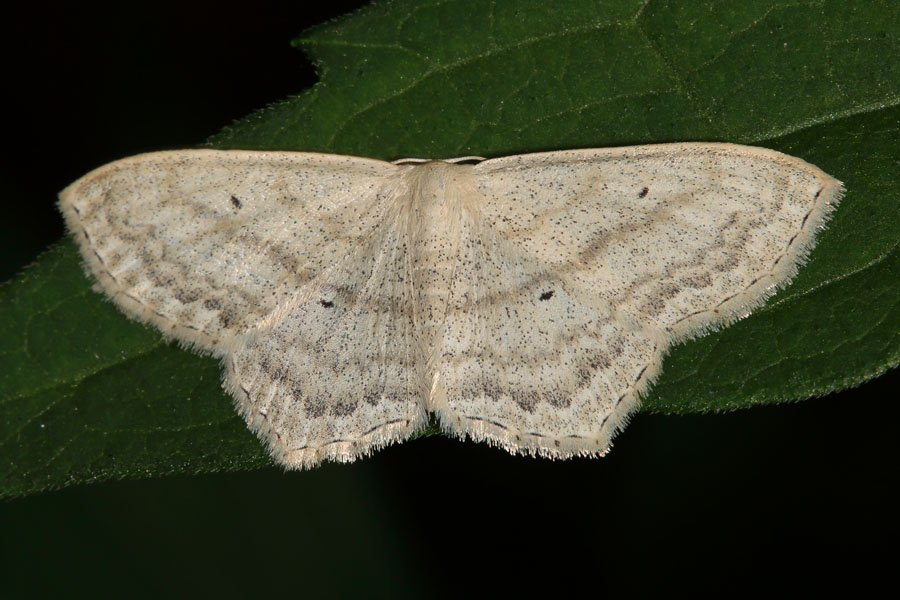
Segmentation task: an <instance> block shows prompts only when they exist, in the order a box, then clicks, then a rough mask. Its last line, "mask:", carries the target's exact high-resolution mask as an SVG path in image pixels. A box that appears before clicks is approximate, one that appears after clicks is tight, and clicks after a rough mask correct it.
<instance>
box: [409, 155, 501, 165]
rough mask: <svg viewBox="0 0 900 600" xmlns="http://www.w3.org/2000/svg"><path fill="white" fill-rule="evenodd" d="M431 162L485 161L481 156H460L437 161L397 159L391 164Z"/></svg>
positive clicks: (429, 159)
mask: <svg viewBox="0 0 900 600" xmlns="http://www.w3.org/2000/svg"><path fill="white" fill-rule="evenodd" d="M432 160H437V161H438V162H446V163H461V162H467V161H470V160H472V161H476V162H481V161H483V160H487V159H486V158H484V157H482V156H461V157H459V158H439V159H431V158H398V159H397V160H395V161H392V163H391V164H395V165H403V164H407V163H425V162H431V161H432Z"/></svg>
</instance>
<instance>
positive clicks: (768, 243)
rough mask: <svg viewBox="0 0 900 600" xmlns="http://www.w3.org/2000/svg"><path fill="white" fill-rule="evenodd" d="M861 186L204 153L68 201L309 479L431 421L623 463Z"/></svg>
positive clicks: (76, 223)
mask: <svg viewBox="0 0 900 600" xmlns="http://www.w3.org/2000/svg"><path fill="white" fill-rule="evenodd" d="M841 193H842V187H841V184H840V183H839V182H838V181H837V180H835V179H834V178H832V177H830V176H828V175H827V174H825V173H823V172H822V171H821V170H819V169H817V168H816V167H814V166H812V165H810V164H808V163H805V162H804V161H802V160H800V159H797V158H793V157H789V156H786V155H783V154H780V153H777V152H773V151H770V150H765V149H761V148H752V147H746V146H736V145H730V144H665V145H658V146H636V147H630V148H614V149H595V150H576V151H560V152H549V153H541V154H530V155H521V156H511V157H505V158H499V159H492V160H487V161H484V162H481V163H479V164H477V165H471V164H455V163H453V162H452V161H430V162H424V163H422V164H400V165H395V164H390V163H385V162H381V161H375V160H369V159H364V158H355V157H345V156H334V155H324V154H312V153H288V152H244V151H212V150H185V151H175V152H161V153H153V154H147V155H141V156H137V157H132V158H129V159H124V160H121V161H117V162H114V163H111V164H109V165H106V166H104V167H101V168H100V169H97V170H96V171H93V172H91V173H89V174H88V175H86V176H85V177H83V178H82V179H80V180H78V181H77V182H75V183H74V184H72V185H71V186H70V187H69V188H67V189H66V190H64V191H63V192H62V193H61V195H60V197H61V202H60V206H61V209H62V211H63V213H64V215H65V216H66V220H67V224H68V226H69V228H70V230H71V231H72V232H73V234H74V235H75V237H76V239H77V240H78V242H79V247H80V249H81V252H82V255H83V257H84V259H85V262H86V264H87V267H88V270H89V271H90V272H91V273H92V274H94V275H95V276H96V277H97V280H98V282H99V284H100V287H101V288H102V290H103V291H104V292H105V293H106V294H107V295H109V296H110V297H111V298H112V299H113V301H114V302H116V304H117V305H118V306H119V307H120V308H121V309H122V310H123V311H124V312H125V313H126V314H128V315H130V316H132V317H133V318H136V319H139V320H142V321H144V322H149V323H151V324H153V325H155V326H156V327H158V328H159V329H160V330H161V331H162V332H163V333H164V334H165V335H167V336H170V337H173V338H175V339H177V340H179V341H180V342H182V343H184V344H187V345H191V346H193V347H195V348H197V349H199V350H201V351H206V352H209V353H212V354H214V355H216V356H219V357H221V359H222V361H223V363H224V367H225V384H224V385H225V387H226V389H227V390H228V391H229V392H230V393H231V394H232V395H233V396H234V398H235V401H236V404H237V407H238V409H239V411H240V412H241V414H242V415H243V417H244V418H245V420H246V421H247V423H248V424H249V425H250V427H251V429H253V430H254V431H255V432H256V433H257V434H258V435H259V436H260V438H261V439H262V440H263V441H264V442H265V443H266V444H267V446H268V447H269V450H270V452H271V453H272V456H273V457H274V458H275V459H276V460H277V461H278V462H279V463H281V464H283V465H285V466H287V467H291V468H298V467H310V466H313V465H316V464H318V463H319V462H321V461H322V460H326V459H330V460H338V461H350V460H354V459H356V458H358V457H360V456H362V455H365V454H368V453H369V452H371V451H372V450H374V449H377V448H379V447H381V446H384V445H386V444H388V443H391V442H393V441H397V440H400V439H404V438H406V437H408V436H409V435H411V434H412V433H413V432H414V431H415V430H416V429H418V428H420V427H422V426H423V425H424V424H425V423H427V418H428V414H429V413H433V414H435V415H436V416H437V418H438V420H439V422H440V424H441V426H442V427H443V428H444V430H445V431H447V432H448V433H451V434H454V435H457V436H460V437H463V436H467V435H468V436H470V437H472V438H474V439H477V440H485V441H487V442H489V443H492V444H496V445H499V446H502V447H504V448H506V449H507V450H509V451H511V452H516V453H527V454H538V455H542V456H548V457H554V458H565V457H569V456H573V455H602V454H604V453H605V452H606V451H608V449H609V447H610V443H611V440H612V438H613V436H614V435H615V433H616V432H617V431H618V430H620V429H621V428H622V427H624V426H625V424H626V423H627V419H628V416H629V415H630V414H631V413H632V412H633V411H634V410H636V408H637V406H638V404H639V400H640V397H641V396H642V395H643V394H644V393H645V392H646V390H647V389H648V386H649V385H650V384H651V383H652V382H653V380H654V379H655V378H656V377H657V376H658V374H659V372H660V368H661V362H662V357H663V356H664V354H665V352H666V350H667V349H668V348H669V347H670V346H671V345H672V344H673V343H676V342H677V341H679V340H682V339H685V338H689V337H693V336H696V335H700V334H701V333H703V332H705V331H708V330H710V329H715V328H717V327H721V326H724V325H726V324H727V323H729V322H731V321H733V320H735V319H737V318H740V317H742V316H744V315H746V314H748V312H749V311H750V310H752V308H754V307H755V306H757V305H759V304H760V303H761V302H762V301H764V299H765V298H766V297H767V296H768V295H770V294H771V293H773V292H774V290H775V289H777V288H778V287H779V286H783V285H785V284H786V283H787V282H788V281H789V280H790V279H791V278H792V277H793V275H794V274H795V272H796V269H797V268H798V266H799V265H800V264H802V263H803V261H804V260H805V258H806V255H807V253H808V252H809V250H810V249H811V247H812V245H813V243H814V239H815V234H816V232H817V231H818V230H819V229H821V227H822V225H823V223H824V222H825V220H826V219H827V217H828V215H829V213H830V211H831V210H832V209H833V207H834V206H835V205H836V204H837V202H838V201H839V198H840V195H841Z"/></svg>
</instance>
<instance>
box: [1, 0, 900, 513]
mask: <svg viewBox="0 0 900 600" xmlns="http://www.w3.org/2000/svg"><path fill="white" fill-rule="evenodd" d="M295 43H296V44H297V45H298V46H300V47H302V48H304V49H305V50H306V51H308V52H309V53H310V54H311V55H312V56H313V57H314V59H315V60H316V61H317V63H318V64H319V66H320V74H321V77H322V81H321V82H320V83H319V84H318V85H317V86H315V87H314V88H312V89H311V90H308V91H306V92H305V93H303V94H301V95H300V96H298V97H295V98H291V99H288V100H286V101H284V102H282V103H280V104H277V105H275V106H272V107H269V108H267V109H264V110H261V111H260V112H258V113H256V114H254V115H251V116H250V117H248V118H246V119H244V120H243V121H240V122H238V123H236V124H235V125H232V126H229V127H227V128H225V129H224V130H223V131H222V132H221V133H220V134H219V135H217V136H215V137H214V138H213V139H212V140H210V142H209V144H210V145H212V146H215V147H221V148H269V149H271V148H278V149H288V150H312V151H326V152H335V153H343V154H356V155H363V156H371V157H375V158H382V159H394V158H399V157H407V156H420V157H421V156H427V157H450V156H461V155H471V154H476V155H480V156H487V157H490V156H499V155H504V154H512V153H524V152H531V151H539V150H553V149H562V148H579V147H600V146H614V145H624V144H646V143H659V142H671V141H678V140H707V141H730V142H736V143H745V144H756V145H761V146H766V147H770V148H774V149H776V150H780V151H783V152H787V153H789V154H792V155H795V156H799V157H801V158H803V159H805V160H808V161H810V162H812V163H813V164H816V165H818V166H819V167H821V168H822V169H824V170H825V171H826V172H828V173H830V174H832V175H834V176H836V177H838V178H839V179H841V180H843V181H844V182H845V184H846V187H847V195H846V197H845V199H844V200H843V202H842V204H841V206H840V208H839V210H838V211H837V213H836V215H835V217H834V219H833V221H832V222H831V224H830V227H829V229H828V230H827V231H826V232H824V233H823V234H822V235H821V237H820V243H819V245H818V246H817V247H816V249H815V251H814V252H813V254H812V256H811V257H810V261H809V263H808V264H807V265H806V266H805V267H804V268H803V269H802V270H801V272H800V274H799V275H798V277H797V278H796V280H795V282H794V283H793V284H792V285H791V286H790V287H789V288H788V289H786V290H783V291H782V292H780V293H779V294H777V295H776V296H775V297H774V298H773V299H771V301H770V302H768V304H767V305H766V306H765V307H763V308H761V309H760V310H758V311H756V312H754V314H753V315H752V316H751V317H749V318H747V319H745V320H743V321H741V322H739V323H737V324H735V325H734V326H732V327H729V328H727V329H725V330H722V331H720V332H717V333H715V334H712V335H709V336H706V337H704V338H702V339H699V340H695V341H692V342H688V343H686V344H683V345H681V346H679V347H677V348H675V349H674V350H673V352H672V353H671V355H670V356H669V357H668V358H667V359H666V361H665V364H664V374H663V376H662V378H661V379H660V381H659V382H658V383H657V385H656V386H655V387H654V388H653V389H652V390H651V393H650V396H649V397H648V398H647V399H646V401H645V409H647V410H656V411H666V412H690V411H700V410H723V409H731V408H736V407H745V406H750V405H754V404H762V403H772V402H782V401H787V400H792V399H796V398H805V397H809V396H814V395H820V394H825V393H828V392H830V391H834V390H839V389H842V388H845V387H848V386H852V385H857V384H859V383H861V382H863V381H865V380H867V379H869V378H871V377H874V376H875V375H878V374H880V373H882V372H884V371H885V370H887V369H889V368H891V367H892V366H894V365H896V364H897V363H898V360H900V312H898V306H897V305H898V299H900V277H897V274H898V273H900V256H898V250H897V245H898V239H900V210H898V198H900V181H898V178H897V173H898V167H900V92H898V90H900V5H898V4H897V3H895V2H892V1H884V2H875V1H871V2H852V3H850V2H845V1H843V0H823V1H822V2H817V3H810V2H790V1H785V0H780V1H779V2H771V1H761V0H760V1H756V2H740V3H737V2H724V3H715V4H712V5H710V4H709V3H697V2H693V1H691V0H683V1H674V0H670V1H664V0H650V1H649V2H645V1H643V0H640V1H638V0H618V1H612V2H603V3H599V2H595V1H594V0H584V1H572V2H567V3H565V6H564V7H562V8H561V7H560V6H559V3H552V2H546V1H545V0H540V1H533V2H532V1H521V2H498V3H494V2H490V3H489V2H482V1H480V0H469V1H456V2H443V3H435V4H426V3H420V2H411V1H396V2H389V3H381V4H375V5H372V6H370V7H367V8H366V9H364V10H362V11H359V12H357V13H355V14H353V15H352V16H350V17H348V18H346V19H344V20H342V21H339V22H336V23H331V24H328V25H326V26H323V27H320V28H317V29H315V30H313V31H310V32H308V33H307V34H306V35H304V36H303V37H302V38H299V39H298V40H296V41H295ZM0 334H2V335H0V455H2V459H0V495H6V496H11V495H18V494H25V493H29V492H34V491H37V490H43V489H50V488H56V487H60V486H64V485H67V484H70V483H75V482H85V481H95V480H101V479H108V478H117V477H135V476H154V475H160V474H164V473H176V472H178V473H196V472H205V471H215V470H234V469H244V468H250V467H256V466H261V465H266V464H269V459H268V458H267V456H266V454H265V452H264V450H263V449H262V447H261V445H260V444H259V442H258V441H257V440H256V439H255V437H254V436H253V435H252V434H250V433H249V431H248V430H247V428H246V427H245V426H244V424H243V421H242V420H241V419H240V418H239V417H238V416H237V414H236V413H235V411H234V410H233V408H232V403H231V399H230V398H229V397H228V396H226V395H225V394H224V392H222V390H221V389H220V386H219V377H220V369H219V366H218V364H217V363H216V361H215V360H212V359H210V358H205V357H201V356H196V355H193V354H190V353H188V352H185V351H183V350H181V349H179V348H177V347H176V346H174V345H172V344H167V343H164V342H163V341H161V339H160V337H159V336H158V334H156V333H155V332H154V331H152V330H149V329H147V328H145V327H143V326H141V325H138V324H135V323H134V322H130V321H128V320H127V319H126V318H125V317H123V316H122V315H121V314H119V313H118V312H117V311H116V310H115V309H114V308H113V306H112V305H111V304H110V303H108V302H106V301H104V299H103V298H102V296H100V295H98V294H96V293H95V292H93V291H92V290H91V284H90V282H89V281H88V280H87V279H86V278H85V277H84V275H83V273H82V271H81V268H80V266H79V261H78V258H77V253H76V250H75V247H74V244H73V243H72V242H71V241H68V240H67V241H63V242H61V243H60V244H59V245H57V246H56V247H54V248H52V249H51V250H50V251H49V252H47V253H46V254H45V255H44V256H42V257H41V258H40V259H39V260H38V261H37V263H36V264H34V265H33V266H32V267H30V268H29V269H28V270H27V271H26V272H25V273H24V274H23V275H22V276H21V277H19V278H18V279H17V280H15V281H13V282H11V283H9V284H7V285H6V286H4V287H3V288H2V289H0Z"/></svg>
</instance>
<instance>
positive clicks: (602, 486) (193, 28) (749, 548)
mask: <svg viewBox="0 0 900 600" xmlns="http://www.w3.org/2000/svg"><path fill="white" fill-rule="evenodd" d="M363 4H365V3H364V2H349V1H332V2H329V3H327V4H326V5H325V6H324V7H323V3H315V4H311V5H305V4H304V3H302V2H297V3H290V4H288V3H273V2H268V1H263V2H261V1H257V2H253V3H246V4H244V5H242V6H240V7H235V8H231V7H229V5H227V4H223V3H219V2H207V1H203V2H173V1H171V0H164V1H156V2H152V3H150V2H143V1H141V2H129V3H122V4H120V5H113V6H105V7H102V8H101V7H99V6H90V7H85V6H81V5H78V4H74V3H73V4H71V5H63V4H60V5H54V4H52V3H51V4H45V3H41V4H38V3H33V4H32V5H31V6H29V7H26V8H25V12H24V13H22V14H20V15H19V16H18V18H15V19H13V18H10V19H7V20H5V22H4V23H3V25H2V26H0V28H2V29H0V31H2V36H3V45H4V46H5V47H4V48H3V71H4V74H5V77H4V88H5V91H4V101H5V103H6V104H7V107H6V110H5V111H4V113H3V115H4V117H5V119H4V128H3V133H4V143H3V146H4V155H5V157H4V160H3V161H0V168H2V171H0V173H2V177H3V181H4V183H5V189H6V190H7V195H6V197H5V198H4V199H3V201H2V206H3V209H4V214H3V218H2V219H0V281H3V280H7V279H10V278H12V277H14V276H15V274H16V273H17V272H18V271H20V270H21V269H22V268H23V267H24V266H25V265H27V264H28V263H29V262H30V261H32V260H33V259H34V258H35V257H36V256H37V255H38V254H40V252H41V251H42V250H44V249H45V248H46V247H48V246H49V245H50V244H52V243H54V242H55V241H56V240H58V239H59V238H60V237H61V236H62V235H63V229H62V220H61V218H60V216H59V215H58V214H57V213H56V210H55V207H54V201H55V194H56V192H57V191H58V190H60V189H62V188H63V187H65V185H67V184H68V183H70V182H71V181H73V180H74V179H76V178H77V177H79V176H80V175H82V174H84V173H86V172H87V171H89V170H90V169H93V168H94V167H97V166H99V165H101V164H103V163H105V162H108V161H110V160H113V159H116V158H121V157H123V156H127V155H130V154H135V153H138V152H144V151H150V150H160V149H166V148H178V147H185V146H193V145H196V144H198V143H200V142H202V141H203V140H204V139H205V138H206V137H207V136H209V135H211V134H213V133H215V132H216V131H217V130H218V129H219V128H220V127H222V126H223V125H225V124H228V123H230V122H231V121H233V120H235V119H239V118H241V117H243V116H245V115H246V114H248V113H250V112H252V111H254V110H256V109H258V108H261V107H262V106H264V105H266V104H268V103H271V102H274V101H277V100H280V99H282V98H284V97H285V96H287V95H290V94H295V93H298V92H300V91H301V90H302V89H304V88H305V87H308V86H309V85H311V84H312V83H313V82H314V81H315V71H314V69H313V67H312V66H311V64H310V63H309V61H308V60H307V59H306V58H305V57H304V56H303V54H302V53H301V52H300V51H298V50H295V49H292V48H291V47H290V45H289V41H290V39H291V38H292V37H294V36H295V35H297V34H298V33H300V32H301V31H302V30H304V29H305V28H306V27H308V26H310V25H313V24H317V23H320V22H322V21H324V20H327V19H328V18H332V17H336V16H339V15H341V14H343V13H345V12H347V11H349V10H351V9H353V8H355V7H358V6H361V5H363ZM898 381H900V377H898V372H897V371H894V372H892V373H889V374H888V375H886V376H884V377H882V378H880V379H878V380H876V381H873V382H870V383H868V384H866V385H864V386H862V387H860V388H857V389H855V390H850V391H846V392H842V393H840V394H833V395H831V396H828V397H826V398H820V399H815V400H810V401H806V402H800V403H795V404H790V405H783V406H777V407H766V408H758V409H753V410H746V411H740V412H737V413H731V414H726V415H696V416H664V415H640V416H638V417H637V418H635V420H634V422H633V423H632V425H630V426H629V428H628V429H627V430H626V431H625V432H624V433H623V434H622V435H621V436H620V437H619V438H618V439H617V443H616V448H615V450H614V451H613V452H612V454H611V455H610V456H609V457H607V458H605V459H602V460H574V461H568V462H562V463H553V462H550V461H545V460H535V459H528V458H521V457H518V458H517V457H511V456H508V455H507V454H506V453H504V452H502V451H499V450H494V449H490V448H488V447H486V446H484V445H479V444H473V443H461V442H458V441H453V440H448V439H445V438H441V437H432V438H426V439H420V440H416V441H413V442H408V443H405V444H401V445H399V446H395V447H392V448H389V449H387V450H384V451H381V452H378V453H376V454H375V455H374V456H373V457H372V458H370V459H367V460H363V461H360V462H357V463H355V464H353V465H332V464H329V465H326V466H324V467H322V468H320V469H317V470H315V471H312V472H303V473H290V474H283V473H281V472H280V471H279V470H277V469H274V468H273V469H264V470H261V471H257V472H250V473H234V474H217V475H205V476H199V477H189V476H178V477H168V478H164V479H153V480H142V481H120V482H109V483H103V484H96V485H87V486H79V487H75V488H70V489H66V490H62V491H57V492H52V493H46V494H39V495H36V496H32V497H29V498H24V499H18V500H14V501H7V502H0V596H2V597H49V596H55V597H72V596H78V595H84V594H91V595H92V596H99V597H106V596H110V597H112V596H115V597H123V596H127V597H159V596H169V595H176V596H187V595H198V594H203V595H210V596H218V597H233V596H250V595H255V594H257V593H258V594H260V595H262V596H273V595H275V594H279V595H280V594H284V595H289V596H291V597H293V596H297V597H320V596H322V595H323V594H326V593H328V594H333V595H338V596H350V597H359V596H362V595H365V596H373V595H374V596H393V597H422V596H437V597H451V596H456V597H459V596H460V595H462V594H469V593H472V592H479V591H485V592H488V591H492V590H504V591H507V592H513V591H515V590H526V591H533V592H535V591H537V590H538V589H540V588H541V586H543V585H547V584H549V585H551V586H553V590H554V591H555V595H559V596H571V595H573V594H574V590H575V589H576V588H577V587H578V586H587V588H586V591H588V593H591V594H592V595H600V596H603V595H605V594H607V593H610V592H622V591H632V590H634V591H646V592H655V593H672V592H673V591H674V590H684V591H716V592H738V591H757V592H763V593H771V592H774V591H775V590H778V591H782V592H783V591H785V590H789V589H797V590H800V589H802V590H804V591H807V592H813V593H814V592H816V591H829V592H832V593H834V592H840V591H850V590H853V591H854V592H855V593H857V594H859V593H861V592H865V590H866V589H867V588H870V587H872V588H873V589H875V588H877V586H880V585H882V584H885V583H886V584H888V585H891V584H892V582H893V570H894V569H895V566H896V561H895V559H894V556H893V553H894V552H895V550H894V546H895V544H896V539H897V533H898V517H897V500H898V494H897V492H896V489H895V487H896V485H897V483H898V481H897V480H898V477H897V459H898V457H900V452H898V445H897V436H896V425H895V424H896V423H897V422H898V419H897V417H898V410H897V403H896V396H897V392H896V389H897V384H898ZM0 459H2V457H0ZM892 587H893V586H892ZM889 589H890V588H889ZM582 591H585V590H584V588H582Z"/></svg>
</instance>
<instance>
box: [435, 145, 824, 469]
mask: <svg viewBox="0 0 900 600" xmlns="http://www.w3.org/2000/svg"><path fill="white" fill-rule="evenodd" d="M473 178H474V187H475V189H476V191H477V197H478V206H477V208H475V209H473V213H474V215H473V216H472V217H471V221H472V223H471V225H470V231H469V233H468V235H469V238H470V239H471V240H474V243H472V242H470V243H464V244H462V245H461V246H462V247H463V248H464V249H465V250H464V252H463V254H462V256H461V258H460V270H461V271H463V272H464V273H465V275H463V276H461V277H458V278H457V279H456V281H455V287H454V291H453V293H452V294H451V297H452V299H453V300H452V301H451V304H450V308H449V311H448V319H447V335H446V338H445V340H446V343H445V346H444V348H443V355H444V358H445V360H444V362H443V364H444V370H443V371H442V373H441V377H442V379H443V381H444V391H445V393H444V394H443V395H442V396H441V397H440V398H439V401H438V402H437V406H436V410H437V412H438V415H439V416H440V418H441V420H442V422H443V423H445V424H448V428H449V429H451V430H453V431H456V432H465V433H466V434H469V435H471V436H472V437H474V438H476V439H485V440H487V441H488V442H491V443H494V444H497V445H500V446H503V447H505V448H507V449H509V450H512V451H517V452H527V453H532V454H539V455H544V456H550V457H567V456H572V455H596V454H603V453H604V452H606V451H607V450H608V448H609V446H610V443H611V440H612V438H613V436H614V435H615V434H616V433H617V432H618V431H619V430H621V429H622V428H624V427H625V425H626V424H627V421H628V417H629V415H630V414H632V413H633V412H634V411H635V410H636V409H637V407H638V405H639V400H640V397H641V396H642V395H643V394H644V393H645V392H646V390H647V388H648V386H649V385H650V384H651V383H652V382H653V381H654V380H655V379H656V377H657V376H658V374H659V372H660V368H661V361H662V357H663V356H664V354H665V352H666V351H667V349H668V348H669V347H670V346H671V345H672V344H674V343H676V342H678V341H680V340H683V339H686V338H690V337H694V336H696V335H700V334H702V333H704V332H707V331H710V330H712V329H716V328H718V327H721V326H724V325H726V324H728V323H730V322H732V321H734V320H735V319H738V318H741V317H743V316H746V315H747V314H748V313H749V311H750V310H751V309H753V308H754V307H756V306H758V305H760V304H761V303H762V302H763V301H764V300H765V299H766V298H767V297H768V296H770V295H771V294H772V293H774V292H775V290H776V289H777V288H778V287H780V286H783V285H785V284H786V283H787V282H788V281H789V280H790V279H791V278H792V277H793V276H794V274H795V273H796V270H797V268H798V266H799V265H800V264H802V263H803V262H804V261H805V259H806V256H807V253H808V251H809V250H810V249H811V247H812V245H813V243H814V239H815V234H816V233H817V232H818V230H820V229H821V227H822V225H823V223H824V221H825V220H826V219H827V217H828V215H829V213H830V212H831V211H832V209H833V208H834V206H835V205H836V204H837V202H838V201H839V199H840V196H841V194H842V187H841V184H840V182H838V181H837V180H835V179H834V178H833V177H830V176H829V175H827V174H825V173H824V172H822V171H821V170H820V169H818V168H816V167H814V166H812V165H810V164H808V163H806V162H804V161H802V160H800V159H797V158H794V157H790V156H787V155H784V154H781V153H778V152H774V151H771V150H766V149H763V148H755V147H748V146H738V145H733V144H691V143H688V144H661V145H655V146H636V147H626V148H610V149H589V150H573V151H559V152H548V153H539V154H528V155H520V156H510V157H504V158H498V159H493V160H488V161H485V162H482V163H480V164H478V165H476V166H474V167H473ZM476 215H477V216H476Z"/></svg>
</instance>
